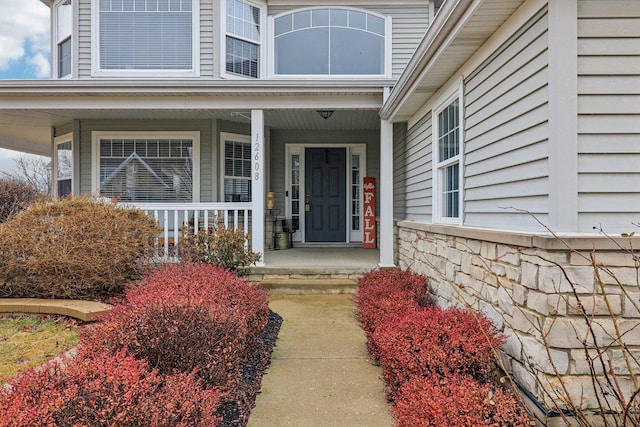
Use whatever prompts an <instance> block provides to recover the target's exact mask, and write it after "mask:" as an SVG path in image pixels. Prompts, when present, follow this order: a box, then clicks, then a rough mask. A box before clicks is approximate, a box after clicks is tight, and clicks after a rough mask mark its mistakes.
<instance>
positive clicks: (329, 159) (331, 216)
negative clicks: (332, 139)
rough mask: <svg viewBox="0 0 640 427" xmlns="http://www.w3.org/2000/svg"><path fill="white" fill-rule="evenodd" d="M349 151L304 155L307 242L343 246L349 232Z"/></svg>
mask: <svg viewBox="0 0 640 427" xmlns="http://www.w3.org/2000/svg"><path fill="white" fill-rule="evenodd" d="M345 188H346V149H344V148H307V149H306V151H305V190H306V200H305V240H306V241H307V242H344V241H345V237H346V232H347V228H346V227H347V224H346V216H347V200H346V194H345V193H346V190H345Z"/></svg>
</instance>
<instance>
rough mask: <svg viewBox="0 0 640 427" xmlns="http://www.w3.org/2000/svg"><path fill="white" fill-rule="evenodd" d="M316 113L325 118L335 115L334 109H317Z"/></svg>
mask: <svg viewBox="0 0 640 427" xmlns="http://www.w3.org/2000/svg"><path fill="white" fill-rule="evenodd" d="M316 113H318V114H319V115H320V117H322V118H323V119H325V120H327V119H328V118H329V117H331V116H333V110H316Z"/></svg>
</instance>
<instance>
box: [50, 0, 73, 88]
mask: <svg viewBox="0 0 640 427" xmlns="http://www.w3.org/2000/svg"><path fill="white" fill-rule="evenodd" d="M55 27H56V28H55V32H54V35H55V52H54V55H53V56H54V57H55V60H54V64H55V65H54V67H53V68H54V76H55V77H57V78H63V77H69V76H70V75H71V58H72V53H71V52H72V49H71V33H72V30H73V4H72V0H62V1H60V2H58V3H56V4H55Z"/></svg>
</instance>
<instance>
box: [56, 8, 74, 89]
mask: <svg viewBox="0 0 640 427" xmlns="http://www.w3.org/2000/svg"><path fill="white" fill-rule="evenodd" d="M64 1H65V0H56V2H55V3H54V4H53V14H52V16H53V19H52V25H51V75H52V76H53V78H54V79H61V80H66V79H71V78H72V76H73V75H74V72H75V54H74V52H75V43H76V41H75V37H74V30H75V28H76V25H75V22H76V19H75V17H76V3H77V0H73V2H72V3H71V10H72V12H71V33H70V34H69V38H70V39H71V72H70V73H69V74H67V75H66V76H62V77H61V76H60V69H59V65H60V64H58V45H59V42H60V41H59V40H58V6H59V5H60V3H62V2H64ZM63 40H66V38H65V39H63Z"/></svg>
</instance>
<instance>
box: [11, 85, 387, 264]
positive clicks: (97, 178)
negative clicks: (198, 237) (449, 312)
mask: <svg viewBox="0 0 640 427" xmlns="http://www.w3.org/2000/svg"><path fill="white" fill-rule="evenodd" d="M79 83H80V84H79V85H77V86H75V87H72V86H68V85H67V84H66V83H65V82H61V81H51V82H11V83H8V84H4V85H2V86H0V101H2V102H0V146H6V147H10V148H13V149H16V148H18V149H20V147H21V145H20V143H17V141H18V142H19V141H20V140H22V141H23V142H24V143H25V144H26V143H27V142H29V144H30V145H29V146H32V145H33V144H36V145H37V144H39V146H40V147H41V151H42V152H47V151H48V152H49V153H52V159H53V166H54V171H53V172H54V178H55V180H56V181H57V185H56V186H55V187H56V189H57V190H58V195H62V191H63V190H68V191H69V193H73V194H85V195H89V194H90V195H93V196H98V197H110V198H113V199H116V200H119V201H120V202H122V203H125V204H127V205H130V206H134V207H137V208H140V209H142V210H144V211H145V212H147V213H148V214H149V215H152V216H154V217H155V218H156V219H157V220H158V222H159V224H160V225H161V226H162V228H163V232H162V236H161V237H159V240H158V243H159V244H160V245H161V246H162V247H163V249H164V251H165V254H168V253H169V252H170V251H171V247H172V246H176V245H178V244H179V241H180V233H181V232H182V231H183V230H184V225H185V224H189V226H190V227H189V228H190V230H193V231H194V232H196V231H197V230H198V229H200V228H202V227H206V228H210V227H212V226H214V225H219V224H224V225H225V226H226V227H229V228H234V229H241V230H243V231H244V232H246V233H248V234H249V235H250V240H249V241H248V242H247V243H248V245H250V247H251V248H252V250H253V251H254V252H259V253H262V254H263V259H262V261H261V263H260V265H258V266H256V268H258V269H260V268H267V269H270V268H273V269H276V270H271V271H270V272H274V271H277V269H278V268H279V269H284V268H288V269H289V270H292V269H295V268H303V267H304V268H306V269H308V270H309V269H315V270H316V271H320V270H321V269H322V268H324V267H327V266H334V267H332V268H335V266H340V265H342V267H344V268H347V267H349V268H351V267H353V271H356V270H358V271H360V272H362V271H363V270H370V269H371V268H373V267H375V266H383V267H386V266H392V265H393V220H392V187H391V186H392V179H391V177H392V165H393V160H392V159H393V141H392V139H393V129H392V125H391V124H390V123H388V122H386V121H382V120H380V118H379V116H378V110H379V108H380V107H381V105H382V101H383V98H384V96H385V93H386V92H387V91H388V89H386V88H388V87H389V86H390V84H391V82H390V81H386V80H385V81H379V82H366V83H360V82H358V83H356V82H354V81H334V82H317V83H314V82H285V81H280V82H269V83H265V82H255V83H254V82H251V83H252V84H250V85H247V82H242V84H238V83H234V82H228V81H216V82H206V84H205V82H191V81H190V82H172V85H171V87H166V86H164V85H162V84H159V83H158V82H152V81H150V82H136V84H135V85H136V87H138V89H140V86H142V88H143V89H144V90H143V91H138V92H137V93H136V94H135V95H131V92H130V91H129V88H130V83H128V82H115V81H100V82H98V83H93V82H79ZM43 93H46V94H47V96H42V94H43ZM79 94H81V95H83V96H78V95H79ZM321 112H322V114H321ZM23 128H24V129H25V132H24V133H21V129H23ZM27 129H31V130H33V129H38V130H39V136H38V137H36V136H35V135H34V133H33V132H32V131H31V132H30V131H27ZM45 135H47V136H48V137H45ZM9 136H11V137H10V138H9ZM9 141H11V144H9ZM150 141H151V142H150ZM173 141H179V142H178V144H180V146H179V148H178V151H177V153H182V154H177V156H178V157H179V158H180V159H181V160H178V161H176V162H174V163H171V164H169V166H166V165H167V164H168V163H166V162H165V163H161V162H159V161H158V162H157V163H158V164H159V165H155V164H154V163H153V162H154V161H155V160H154V159H151V160H147V157H150V156H151V155H150V154H149V153H150V152H151V151H150V150H151V149H152V148H153V150H154V153H159V152H160V150H161V148H162V144H163V143H166V144H169V145H170V146H169V148H168V150H169V151H168V152H169V153H170V154H169V155H168V157H173V152H174V151H173V150H174V146H173V145H171V144H173ZM140 143H142V145H143V146H144V147H143V149H142V150H143V151H142V152H140V151H138V148H137V147H138V145H140ZM127 144H129V146H130V147H134V148H130V150H132V151H131V153H129V152H128V151H127V148H126V146H127ZM132 144H133V145H132ZM239 146H242V147H243V148H242V150H243V153H242V154H241V155H242V158H241V161H242V162H244V163H246V165H245V164H244V163H243V166H242V168H243V172H241V174H240V175H239V176H238V175H236V176H231V177H230V176H228V175H229V173H228V168H229V164H231V163H233V162H235V164H236V165H237V163H238V162H237V160H238V159H237V158H235V157H233V158H232V157H231V156H229V155H227V153H226V152H225V149H226V148H225V147H232V149H237V147H239ZM25 147H27V145H25ZM121 147H124V148H121ZM157 147H160V148H157ZM116 149H117V150H118V152H119V153H120V151H119V150H122V152H121V154H118V155H117V156H116V155H115V154H114V153H115V152H116V151H115V150H116ZM156 150H157V151H156ZM246 150H248V151H247V152H244V151H246ZM24 151H33V150H32V149H26V148H25V150H24ZM312 154H314V155H317V156H316V157H319V158H320V160H322V161H316V163H315V164H313V163H306V164H305V160H304V159H305V156H306V157H307V158H311V157H312ZM145 156H147V157H145ZM331 156H341V157H339V160H338V161H337V163H336V164H337V165H340V167H341V168H342V171H341V172H339V173H341V174H342V175H337V176H338V179H337V180H336V179H333V178H332V176H329V178H327V179H326V181H325V182H324V184H323V185H324V187H325V192H326V191H327V190H326V189H327V188H328V189H329V190H333V189H335V188H337V187H340V189H341V191H342V196H340V197H342V201H341V204H342V208H341V209H342V211H340V212H341V213H340V214H339V215H338V217H339V218H340V221H341V222H342V223H343V225H342V227H343V228H342V229H341V230H339V231H338V234H334V235H332V237H329V238H325V237H326V234H327V233H325V231H326V230H327V229H326V228H325V229H323V228H320V231H319V232H316V234H315V235H312V233H311V230H310V229H309V228H308V227H307V229H306V231H305V222H306V224H307V225H308V224H310V223H311V222H312V218H311V217H309V214H310V213H309V212H310V211H312V210H313V209H314V208H315V204H316V203H317V199H314V200H310V194H311V190H312V188H314V187H318V186H317V185H315V184H313V181H312V180H313V179H315V178H314V177H313V176H312V175H311V174H307V175H306V177H305V172H304V168H305V166H306V168H307V170H309V171H311V170H312V169H314V167H316V166H318V165H319V164H320V165H321V164H322V163H325V161H324V160H323V159H330V158H331ZM116 157H119V158H120V159H116ZM185 159H186V160H185ZM118 162H119V163H118ZM326 163H330V162H329V160H327V161H326ZM183 165H189V167H191V168H192V170H191V172H190V174H187V175H185V174H183V173H182V172H180V171H179V169H181V168H183ZM356 165H357V166H356ZM365 165H366V167H365ZM329 166H331V164H330V165H329ZM296 168H298V169H296ZM354 168H360V169H358V170H357V171H355V172H357V173H354ZM63 169H64V170H63ZM167 170H170V171H173V172H170V174H171V176H169V175H164V174H167ZM326 170H327V171H328V172H327V175H330V174H329V172H331V173H332V171H331V170H330V168H329V169H326ZM366 176H373V177H375V178H376V180H377V183H378V186H377V189H376V199H377V200H376V202H377V203H376V205H377V212H376V213H375V214H376V215H375V219H374V221H373V222H376V223H377V224H378V229H377V230H376V231H377V232H376V234H377V236H378V239H377V248H378V249H373V250H367V251H366V254H367V255H366V257H365V258H366V261H365V260H364V259H363V258H360V257H359V255H357V254H358V253H360V251H363V250H362V249H361V247H362V242H363V241H364V239H363V235H362V224H363V215H362V213H363V205H362V203H363V201H362V185H363V181H362V180H363V178H364V177H366ZM305 180H306V181H307V182H306V189H305ZM62 183H63V184H64V185H61V184H62ZM139 183H143V185H144V186H146V187H138V185H139ZM336 183H337V184H336ZM320 187H322V185H320ZM140 188H144V191H142V193H144V194H143V196H140V194H141V193H140V191H138V190H139V189H140ZM187 188H189V189H190V191H189V192H187V191H185V189H187ZM105 189H106V190H108V191H106V190H105ZM191 190H192V191H191ZM105 191H106V192H105ZM109 191H110V192H109ZM117 191H121V192H120V193H118V192H117ZM329 192H331V191H329ZM167 193H171V197H173V198H174V199H173V200H154V197H157V196H158V195H160V196H163V195H166V194H167ZM268 193H273V194H274V198H275V200H274V202H273V204H272V205H271V207H270V206H269V205H268V204H267V194H268ZM330 209H331V207H330ZM327 212H329V213H331V212H333V211H331V210H327ZM325 217H331V215H330V214H326V215H325ZM334 217H335V216H334ZM305 218H306V220H305ZM284 223H287V224H288V229H289V231H290V230H291V229H292V228H293V232H290V234H291V236H290V238H291V240H292V241H294V248H293V249H289V250H287V251H280V252H278V251H272V249H274V247H275V245H274V243H273V237H274V232H275V231H282V230H281V228H278V227H282V225H283V224H284ZM336 236H337V237H336ZM300 243H302V244H305V243H312V244H313V245H314V250H315V251H317V252H315V253H313V252H309V248H301V247H300ZM321 246H324V247H321ZM345 251H346V253H347V254H355V255H353V256H349V255H345ZM363 253H364V252H363ZM331 254H333V255H334V256H333V257H332V256H329V255H331ZM373 258H375V260H373ZM305 260H312V261H313V262H311V263H310V264H309V265H306V264H305ZM346 260H351V261H354V260H355V261H356V262H355V265H343V263H344V262H347V261H346ZM373 261H375V262H373ZM347 264H351V262H347ZM344 268H343V270H344ZM256 271H260V270H256ZM274 274H276V273H274ZM334 274H341V273H338V272H335V271H334ZM347 276H348V273H347Z"/></svg>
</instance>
